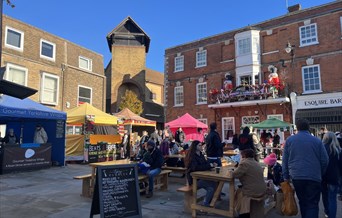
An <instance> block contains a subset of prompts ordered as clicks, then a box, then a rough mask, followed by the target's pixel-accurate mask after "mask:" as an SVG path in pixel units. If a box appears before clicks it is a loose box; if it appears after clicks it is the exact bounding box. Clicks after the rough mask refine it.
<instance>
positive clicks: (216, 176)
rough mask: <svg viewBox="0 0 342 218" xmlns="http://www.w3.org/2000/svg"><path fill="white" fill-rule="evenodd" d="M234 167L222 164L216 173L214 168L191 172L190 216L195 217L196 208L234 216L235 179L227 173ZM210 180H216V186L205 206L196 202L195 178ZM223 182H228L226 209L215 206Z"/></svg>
mask: <svg viewBox="0 0 342 218" xmlns="http://www.w3.org/2000/svg"><path fill="white" fill-rule="evenodd" d="M233 168H234V167H228V166H223V167H221V171H220V173H216V172H215V170H211V171H196V172H192V173H191V176H192V178H193V184H192V190H193V198H192V204H191V210H192V217H196V210H202V211H205V212H209V213H214V214H219V215H222V216H226V217H234V193H235V179H234V178H233V177H232V174H230V173H229V171H230V170H231V169H233ZM199 179H204V180H211V181H215V182H218V186H217V188H216V190H215V193H214V196H213V199H212V200H211V202H210V207H205V206H202V205H199V204H197V180H199ZM225 182H228V183H229V205H228V210H225V209H217V208H215V203H216V201H217V199H218V198H219V197H220V194H221V191H222V188H223V185H224V183H225Z"/></svg>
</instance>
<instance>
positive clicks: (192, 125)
mask: <svg viewBox="0 0 342 218" xmlns="http://www.w3.org/2000/svg"><path fill="white" fill-rule="evenodd" d="M167 126H169V128H170V129H171V131H172V133H173V134H175V133H176V131H177V129H178V128H179V127H182V129H183V132H184V133H185V141H190V140H199V141H203V140H204V137H203V134H204V133H205V132H207V131H208V125H206V124H204V123H202V122H201V121H199V120H197V119H196V118H194V117H192V116H191V115H190V114H188V113H186V114H184V115H183V116H181V117H179V118H177V119H175V120H172V121H170V122H168V123H166V124H165V127H167Z"/></svg>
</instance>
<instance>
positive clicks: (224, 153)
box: [223, 150, 239, 156]
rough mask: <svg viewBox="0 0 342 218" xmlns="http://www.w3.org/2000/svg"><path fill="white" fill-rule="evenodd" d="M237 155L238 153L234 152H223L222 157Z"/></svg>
mask: <svg viewBox="0 0 342 218" xmlns="http://www.w3.org/2000/svg"><path fill="white" fill-rule="evenodd" d="M237 154H239V152H235V151H234V150H226V151H224V152H223V155H226V156H234V155H237Z"/></svg>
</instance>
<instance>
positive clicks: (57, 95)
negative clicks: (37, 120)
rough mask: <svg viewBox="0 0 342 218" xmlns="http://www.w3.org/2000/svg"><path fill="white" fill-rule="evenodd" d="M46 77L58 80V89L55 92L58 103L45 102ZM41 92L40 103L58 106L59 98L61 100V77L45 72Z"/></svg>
mask: <svg viewBox="0 0 342 218" xmlns="http://www.w3.org/2000/svg"><path fill="white" fill-rule="evenodd" d="M46 77H50V78H53V79H56V80H57V87H56V90H54V92H55V95H56V101H55V102H48V101H45V100H44V93H45V90H44V85H45V78H46ZM40 90H41V91H40V102H41V103H43V104H48V105H58V98H59V76H56V75H53V74H50V73H46V72H43V73H42V82H41V88H40Z"/></svg>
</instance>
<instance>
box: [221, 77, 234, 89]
mask: <svg viewBox="0 0 342 218" xmlns="http://www.w3.org/2000/svg"><path fill="white" fill-rule="evenodd" d="M224 78H225V80H224V82H223V89H224V90H225V91H230V90H232V89H233V76H232V75H230V73H226V74H225V75H224Z"/></svg>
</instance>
